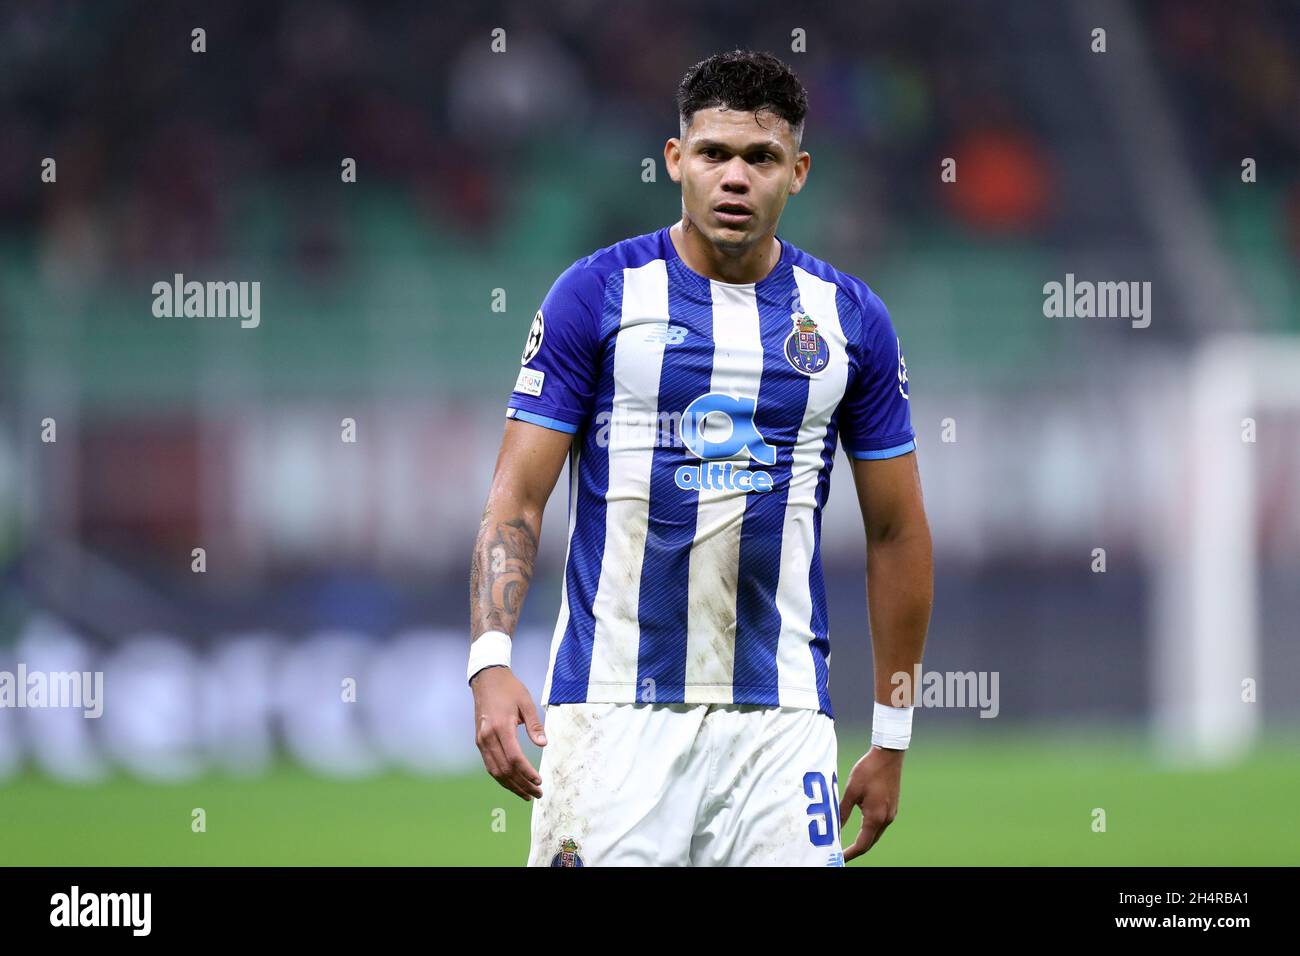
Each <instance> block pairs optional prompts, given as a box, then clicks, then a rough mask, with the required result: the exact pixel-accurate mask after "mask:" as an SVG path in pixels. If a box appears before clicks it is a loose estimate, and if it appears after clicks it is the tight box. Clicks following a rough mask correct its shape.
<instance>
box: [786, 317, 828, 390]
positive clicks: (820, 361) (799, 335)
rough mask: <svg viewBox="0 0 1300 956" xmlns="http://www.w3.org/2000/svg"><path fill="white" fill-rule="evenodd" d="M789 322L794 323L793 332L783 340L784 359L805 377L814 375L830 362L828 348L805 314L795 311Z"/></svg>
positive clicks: (811, 320) (810, 318)
mask: <svg viewBox="0 0 1300 956" xmlns="http://www.w3.org/2000/svg"><path fill="white" fill-rule="evenodd" d="M790 320H791V321H792V322H794V331H793V332H791V333H790V337H789V338H787V339H786V340H785V359H786V361H787V362H789V363H790V364H791V365H793V366H794V367H795V369H796V370H798V371H800V372H803V373H804V374H805V375H816V374H817V373H818V372H820V371H821V370H822V369H824V368H825V367H826V364H827V363H828V362H829V361H830V360H831V350H830V346H828V345H827V344H826V340H825V339H824V338H822V336H821V333H820V332H818V331H817V323H816V322H814V321H813V317H812V316H811V315H809V314H808V313H807V312H801V311H795V312H793V313H791V315H790Z"/></svg>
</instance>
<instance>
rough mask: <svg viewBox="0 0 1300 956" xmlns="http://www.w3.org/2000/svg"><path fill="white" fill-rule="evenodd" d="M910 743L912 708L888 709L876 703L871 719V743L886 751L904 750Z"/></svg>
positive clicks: (886, 706)
mask: <svg viewBox="0 0 1300 956" xmlns="http://www.w3.org/2000/svg"><path fill="white" fill-rule="evenodd" d="M911 742H912V708H911V707H890V706H889V705H887V704H882V703H881V702H880V701H876V708H875V712H874V713H873V715H872V718H871V743H872V746H875V747H884V748H886V749H888V750H906V749H907V745H908V744H909V743H911Z"/></svg>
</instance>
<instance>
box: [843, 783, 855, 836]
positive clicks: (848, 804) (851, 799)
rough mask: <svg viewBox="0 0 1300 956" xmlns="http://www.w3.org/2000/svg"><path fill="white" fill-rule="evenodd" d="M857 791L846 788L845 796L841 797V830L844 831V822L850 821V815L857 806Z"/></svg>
mask: <svg viewBox="0 0 1300 956" xmlns="http://www.w3.org/2000/svg"><path fill="white" fill-rule="evenodd" d="M857 803H858V800H857V791H856V790H852V789H848V788H846V789H845V791H844V796H843V797H841V798H840V832H841V833H843V832H844V824H846V823H848V822H849V817H851V816H853V808H854V807H855V806H857Z"/></svg>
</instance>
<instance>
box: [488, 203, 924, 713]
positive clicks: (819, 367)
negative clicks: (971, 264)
mask: <svg viewBox="0 0 1300 956" xmlns="http://www.w3.org/2000/svg"><path fill="white" fill-rule="evenodd" d="M779 238H780V237H779V236H778V239H779ZM908 406H909V402H908V385H907V371H906V366H905V365H904V362H903V354H902V348H901V346H900V344H899V340H898V338H897V337H896V335H895V332H894V328H893V326H892V324H891V323H890V319H889V313H888V312H887V311H886V309H885V306H884V303H882V302H881V301H880V299H879V297H878V296H877V295H876V294H875V293H874V292H872V291H871V289H869V288H868V287H867V285H866V284H865V283H863V282H862V281H860V280H858V279H856V278H854V277H853V276H850V275H845V274H844V273H842V272H839V271H837V270H835V269H834V268H832V267H831V266H829V265H827V264H826V263H824V262H822V261H821V260H819V259H816V258H814V257H812V256H810V255H808V254H807V253H806V252H803V251H802V250H800V249H797V248H795V247H794V246H792V245H791V244H790V243H788V242H785V241H784V240H781V259H780V262H779V263H778V264H777V265H776V267H775V268H774V269H773V270H772V271H771V272H770V273H769V274H768V275H767V276H766V277H764V278H763V279H762V280H760V281H759V282H757V283H749V284H744V285H735V284H729V283H725V282H716V281H713V280H710V279H707V278H705V277H703V276H701V275H699V274H698V273H696V272H694V271H693V270H691V269H690V268H689V267H688V266H687V265H686V264H685V263H684V262H683V261H682V260H681V258H680V257H679V256H678V255H677V251H676V249H675V248H674V246H673V243H672V239H671V238H670V237H669V234H668V227H665V228H662V229H660V230H658V231H657V232H653V233H648V234H647V235H644V236H638V237H636V238H634V239H627V240H624V241H623V242H619V243H617V244H615V245H612V246H609V247H607V248H605V249H601V250H600V251H598V252H595V253H593V254H592V255H590V256H587V257H586V258H584V259H580V260H578V261H577V262H575V263H574V264H573V265H572V266H570V267H569V268H568V269H567V270H565V272H564V273H563V274H562V275H561V276H560V277H559V279H557V280H556V282H555V284H554V286H553V287H552V288H551V291H550V293H549V294H548V295H547V296H546V298H545V300H544V301H543V302H542V307H541V310H540V311H539V312H538V313H537V315H536V316H535V317H534V318H533V323H532V327H531V328H530V329H529V332H528V338H527V342H526V344H525V347H524V354H523V365H522V368H521V369H520V372H519V378H518V381H517V382H516V384H515V390H514V393H513V395H512V396H511V399H510V405H509V408H508V409H507V412H506V414H507V416H508V417H510V418H515V419H518V420H520V421H525V422H531V423H533V424H536V425H541V426H544V427H546V428H553V429H559V430H561V431H566V432H571V433H573V434H574V445H573V452H572V455H571V458H570V461H569V531H568V534H569V539H568V548H567V552H566V556H565V566H564V593H563V597H562V601H561V608H560V615H559V620H558V622H557V623H556V627H555V635H554V639H553V641H552V644H551V660H550V666H549V668H548V671H547V676H546V684H545V687H544V688H543V691H542V697H541V699H542V701H543V702H544V703H548V704H559V703H568V702H579V701H590V702H637V701H651V702H657V703H680V702H685V703H735V704H766V705H773V706H775V705H781V706H787V707H803V708H811V709H815V710H818V711H820V712H823V713H825V714H827V715H831V714H832V711H831V702H830V694H829V690H828V680H827V678H828V668H829V664H830V644H829V639H828V625H827V615H826V596H825V588H824V584H823V579H822V568H821V556H820V549H819V545H820V539H821V513H822V507H823V506H824V505H825V503H826V498H827V494H828V491H829V487H830V472H831V465H832V463H833V460H834V456H835V448H836V444H837V442H838V439H839V436H841V435H842V436H843V439H844V445H845V448H846V450H847V451H848V452H849V454H851V455H852V456H853V457H855V458H889V457H893V456H895V455H902V454H906V453H907V452H909V451H911V450H912V449H914V448H915V447H916V444H915V433H914V432H913V430H912V424H911V415H910V413H909V409H908ZM864 631H865V629H864Z"/></svg>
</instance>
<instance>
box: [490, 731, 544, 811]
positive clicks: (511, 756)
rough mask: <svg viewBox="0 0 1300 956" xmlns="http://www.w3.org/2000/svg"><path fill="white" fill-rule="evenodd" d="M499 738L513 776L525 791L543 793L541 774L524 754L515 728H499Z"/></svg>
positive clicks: (534, 793) (537, 794)
mask: <svg viewBox="0 0 1300 956" xmlns="http://www.w3.org/2000/svg"><path fill="white" fill-rule="evenodd" d="M497 739H498V740H499V741H500V742H501V747H502V750H503V752H504V755H505V760H506V766H507V767H508V768H509V773H510V776H511V778H512V779H513V780H514V781H515V782H516V783H518V784H519V786H520V788H521V789H522V790H523V791H524V792H525V793H527V794H530V795H532V796H534V797H540V796H541V795H542V787H541V783H542V777H541V774H539V773H538V772H537V771H536V770H535V769H533V765H532V764H531V763H529V762H528V758H527V757H525V756H524V751H523V748H522V747H520V746H519V738H518V737H516V736H515V728H514V727H511V728H510V729H509V730H506V729H505V728H499V729H498V731H497Z"/></svg>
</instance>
